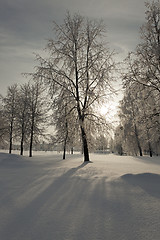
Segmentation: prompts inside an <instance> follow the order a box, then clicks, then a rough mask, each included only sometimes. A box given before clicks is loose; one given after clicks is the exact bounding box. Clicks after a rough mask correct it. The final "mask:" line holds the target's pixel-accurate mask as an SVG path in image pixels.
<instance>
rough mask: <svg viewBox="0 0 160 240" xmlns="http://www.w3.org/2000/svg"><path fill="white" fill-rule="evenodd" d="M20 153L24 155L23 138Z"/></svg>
mask: <svg viewBox="0 0 160 240" xmlns="http://www.w3.org/2000/svg"><path fill="white" fill-rule="evenodd" d="M20 155H23V139H22V140H21V152H20Z"/></svg>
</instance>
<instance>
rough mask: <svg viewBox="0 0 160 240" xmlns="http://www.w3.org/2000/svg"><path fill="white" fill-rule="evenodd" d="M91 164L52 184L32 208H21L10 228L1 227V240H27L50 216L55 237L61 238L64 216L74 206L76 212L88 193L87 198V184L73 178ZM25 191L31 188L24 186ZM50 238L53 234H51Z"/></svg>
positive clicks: (32, 203) (37, 198)
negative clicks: (33, 229)
mask: <svg viewBox="0 0 160 240" xmlns="http://www.w3.org/2000/svg"><path fill="white" fill-rule="evenodd" d="M89 163H90V162H84V163H82V164H81V165H79V166H78V167H76V168H72V169H70V170H68V171H67V172H65V173H64V174H62V175H61V176H59V177H53V180H52V181H51V183H49V184H48V186H46V188H45V189H44V190H42V192H41V193H39V194H38V195H37V196H35V198H34V199H33V200H32V201H30V202H28V204H24V206H23V204H22V207H21V208H19V207H18V208H17V210H16V212H13V214H12V217H11V218H10V219H9V221H8V222H7V224H6V225H5V226H4V227H3V228H2V229H1V227H0V229H1V230H0V239H3V240H10V239H12V238H14V239H16V240H19V239H27V238H26V236H23V234H24V233H25V234H27V235H28V234H29V232H28V231H29V229H32V227H33V226H35V225H36V224H38V223H37V222H39V221H41V220H39V219H41V217H42V221H43V217H44V215H45V217H46V218H48V216H49V220H47V221H52V224H53V225H54V227H53V229H54V231H55V235H56V234H57V236H58V234H59V233H56V229H59V226H58V225H61V224H63V221H64V220H63V217H61V216H62V215H64V212H65V211H66V212H67V213H68V212H71V211H72V208H73V206H74V208H76V207H75V206H76V204H77V199H80V197H81V195H82V194H83V193H84V192H86V194H87V189H88V186H87V185H86V184H85V183H84V181H83V182H82V181H81V179H79V178H78V177H73V175H74V174H75V173H76V172H77V171H78V170H79V169H82V168H84V167H85V166H86V165H87V164H89ZM49 178H50V179H52V176H51V175H50V176H49ZM85 185H86V186H85ZM25 190H26V191H27V190H28V188H27V186H24V191H25ZM19 197H21V192H20V193H19V195H18V196H17V199H18V198H19ZM30 197H31V198H32V196H28V198H29V199H30ZM69 209H70V211H69ZM14 211H15V210H14ZM51 213H52V214H51ZM41 214H42V215H41ZM52 215H53V216H52ZM54 215H56V216H57V219H55V216H54ZM45 217H44V218H45ZM66 217H67V216H64V218H66ZM37 220H38V221H37ZM39 231H41V229H38V232H39ZM46 234H47V233H46ZM48 234H51V232H50V233H48ZM45 236H46V235H45ZM28 239H30V238H28ZM31 239H32V238H31ZM35 239H38V237H37V238H36V237H35ZM47 239H50V238H47ZM54 239H57V240H58V238H56V237H55V238H54Z"/></svg>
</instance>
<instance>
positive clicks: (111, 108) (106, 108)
mask: <svg viewBox="0 0 160 240" xmlns="http://www.w3.org/2000/svg"><path fill="white" fill-rule="evenodd" d="M117 110H118V105H117V103H115V102H110V103H107V104H104V105H103V106H102V107H101V108H100V109H99V111H100V113H101V114H102V115H103V116H104V117H105V118H106V119H109V120H113V119H114V118H115V115H117Z"/></svg>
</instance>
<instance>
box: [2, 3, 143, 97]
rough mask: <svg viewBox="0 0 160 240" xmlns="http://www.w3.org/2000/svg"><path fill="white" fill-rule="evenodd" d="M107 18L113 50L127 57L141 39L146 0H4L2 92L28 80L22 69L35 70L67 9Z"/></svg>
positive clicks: (26, 70)
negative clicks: (140, 30)
mask: <svg viewBox="0 0 160 240" xmlns="http://www.w3.org/2000/svg"><path fill="white" fill-rule="evenodd" d="M68 10H69V11H70V13H71V14H72V13H75V12H78V13H80V14H81V15H83V16H87V17H89V18H95V19H103V20H104V22H105V23H106V25H107V37H108V39H107V40H108V42H109V47H110V49H111V50H114V49H115V50H116V51H117V52H118V53H119V54H118V55H117V58H119V59H121V60H122V59H123V58H124V57H126V55H127V52H128V51H131V50H133V49H134V48H135V47H136V45H137V43H138V42H139V41H140V40H139V29H140V27H141V25H142V24H143V23H144V22H145V4H144V1H143V0H134V1H133V0H45V1H44V0H0V93H1V94H3V95H4V94H5V93H6V90H7V87H8V86H10V85H12V84H14V83H20V84H22V83H24V82H25V81H27V80H26V79H25V78H24V77H23V76H22V75H21V73H24V72H32V71H33V68H34V66H35V65H36V62H35V61H34V58H35V57H34V54H33V53H40V54H41V52H42V50H43V49H44V47H45V45H46V43H47V39H48V38H49V37H51V36H53V32H52V21H53V20H54V21H56V22H57V23H62V22H63V19H64V17H65V14H66V11H68Z"/></svg>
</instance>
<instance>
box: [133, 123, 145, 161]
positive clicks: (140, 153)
mask: <svg viewBox="0 0 160 240" xmlns="http://www.w3.org/2000/svg"><path fill="white" fill-rule="evenodd" d="M134 128H135V135H136V141H137V146H138V150H139V155H140V156H141V157H142V156H143V154H142V148H141V145H140V141H139V138H138V131H137V126H136V125H135V126H134Z"/></svg>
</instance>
